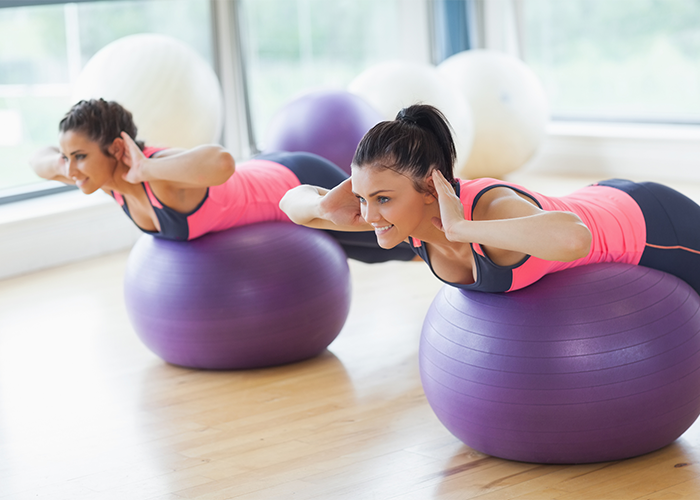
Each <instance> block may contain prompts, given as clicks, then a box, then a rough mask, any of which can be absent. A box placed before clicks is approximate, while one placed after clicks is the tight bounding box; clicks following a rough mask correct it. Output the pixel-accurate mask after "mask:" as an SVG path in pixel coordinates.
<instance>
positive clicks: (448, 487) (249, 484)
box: [0, 253, 700, 500]
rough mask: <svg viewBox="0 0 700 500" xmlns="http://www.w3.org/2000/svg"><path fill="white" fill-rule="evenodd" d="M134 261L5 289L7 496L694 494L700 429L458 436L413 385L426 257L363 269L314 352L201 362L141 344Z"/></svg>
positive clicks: (3, 496) (2, 393)
mask: <svg viewBox="0 0 700 500" xmlns="http://www.w3.org/2000/svg"><path fill="white" fill-rule="evenodd" d="M126 257H127V254H126V253H122V254H116V255H111V256H107V257H103V258H99V259H95V260H91V261H86V262H82V263H79V264H75V265H70V266H65V267H62V268H57V269H53V270H49V271H44V272H40V273H37V274H33V275H28V276H23V277H19V278H15V279H8V280H5V281H0V500H10V499H12V500H24V499H37V498H48V499H56V500H60V499H66V500H68V499H70V500H79V499H95V500H103V499H110V500H112V499H114V500H145V499H160V500H166V499H173V500H174V499H182V498H196V499H212V500H213V499H234V498H235V499H243V498H245V499H352V500H363V499H368V500H369V499H373V500H382V499H416V500H418V499H421V500H422V499H472V498H478V499H482V500H487V499H489V500H502V499H518V500H525V499H536V500H542V499H557V500H581V499H595V500H608V499H609V500H613V499H625V500H627V499H629V500H632V499H650V500H651V499H654V500H662V499H664V500H671V499H679V498H689V499H690V498H692V499H697V498H700V449H699V448H698V446H699V445H700V424H698V423H696V424H695V425H694V426H693V427H691V429H690V430H689V431H688V432H687V433H686V434H685V435H683V436H682V437H681V438H680V439H679V440H678V441H677V442H675V443H673V444H672V445H670V446H668V447H667V448H665V449H662V450H660V451H658V452H655V453H652V454H649V455H646V456H642V457H638V458H635V459H631V460H626V461H622V462H614V463H601V464H593V465H584V466H543V465H536V464H524V463H516V462H509V461H505V460H500V459H496V458H491V457H488V456H485V455H482V454H480V453H478V452H476V451H474V450H471V449H469V448H468V447H466V446H464V445H463V444H461V443H460V442H459V441H458V440H457V439H456V438H454V437H453V436H452V435H451V434H450V433H449V432H448V431H447V430H445V428H444V427H443V426H442V425H441V424H440V422H439V421H438V420H437V419H436V417H435V416H434V414H433V413H432V411H431V409H430V406H429V405H428V403H427V401H426V399H425V397H424V395H423V391H422V388H421V384H420V378H419V371H418V363H417V353H418V339H419V336H420V329H421V324H422V321H423V317H424V315H425V312H426V311H427V308H428V306H429V304H430V302H431V300H432V298H433V296H434V295H435V293H436V292H437V290H438V289H439V287H440V285H439V283H438V282H437V280H435V279H434V278H432V276H430V275H429V274H428V270H427V268H426V266H424V265H423V264H420V263H416V262H409V263H388V264H381V265H374V266H370V265H364V264H359V263H355V262H352V263H351V272H352V277H353V284H354V291H353V294H354V295H353V305H352V309H351V312H350V317H349V319H348V321H347V324H346V326H345V328H344V330H343V331H342V332H341V334H340V336H339V337H338V339H337V340H336V341H335V342H334V343H333V344H332V345H331V346H330V348H329V350H328V351H327V352H326V353H325V354H324V355H322V356H320V357H319V358H317V359H313V360H310V361H307V362H302V363H298V364H294V365H289V366H284V367H278V368H271V369H265V370H252V371H242V372H206V371H194V370H188V369H183V368H178V367H175V366H170V365H167V364H165V363H163V362H162V361H161V360H159V359H158V358H156V357H155V356H154V355H152V354H151V353H150V352H149V351H148V350H147V349H146V348H145V347H144V346H143V345H142V344H141V343H140V341H139V340H138V338H137V337H136V335H135V333H134V332H133V330H132V329H131V327H130V325H129V322H128V319H127V317H126V312H125V310H124V305H123V299H122V295H121V294H122V281H121V280H122V276H123V273H124V267H125V262H126ZM699 389H700V388H699Z"/></svg>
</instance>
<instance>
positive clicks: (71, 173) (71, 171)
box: [66, 160, 79, 178]
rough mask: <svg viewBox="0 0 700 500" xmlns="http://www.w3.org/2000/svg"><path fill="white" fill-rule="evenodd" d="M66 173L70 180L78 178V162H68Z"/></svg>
mask: <svg viewBox="0 0 700 500" xmlns="http://www.w3.org/2000/svg"><path fill="white" fill-rule="evenodd" d="M66 172H67V174H68V177H70V178H73V177H76V176H77V175H78V173H79V170H78V166H77V165H76V162H75V161H74V160H67V161H66Z"/></svg>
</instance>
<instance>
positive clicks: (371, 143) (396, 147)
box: [352, 104, 456, 192]
mask: <svg viewBox="0 0 700 500" xmlns="http://www.w3.org/2000/svg"><path fill="white" fill-rule="evenodd" d="M455 158H456V150H455V145H454V141H453V139H452V133H451V131H450V124H449V122H448V121H447V119H446V118H445V116H444V115H443V114H442V113H441V112H440V110H438V109H437V108H435V107H433V106H429V105H427V104H415V105H413V106H409V107H407V108H404V109H402V110H401V111H399V113H398V114H397V115H396V119H395V120H392V121H385V122H381V123H378V124H377V125H375V126H374V127H373V128H372V129H370V131H369V132H367V134H365V136H364V137H363V138H362V140H361V141H360V144H359V145H358V146H357V150H356V151H355V156H354V158H353V160H352V164H353V166H355V167H358V168H362V167H364V166H365V165H373V166H379V167H383V168H388V169H391V170H394V171H395V172H398V173H400V174H403V175H406V176H408V177H410V178H411V179H413V183H414V185H415V187H416V190H417V191H419V192H424V191H425V189H426V187H425V186H424V185H423V180H424V179H426V178H427V177H428V176H429V175H430V174H431V172H432V171H433V170H434V169H437V170H439V171H440V172H441V173H442V175H443V176H444V177H445V179H447V181H448V182H450V183H454V174H453V167H454V162H455Z"/></svg>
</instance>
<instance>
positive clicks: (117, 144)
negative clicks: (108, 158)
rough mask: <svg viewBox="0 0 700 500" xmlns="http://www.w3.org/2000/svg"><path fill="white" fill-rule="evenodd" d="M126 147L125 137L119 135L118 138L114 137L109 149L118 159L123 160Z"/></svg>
mask: <svg viewBox="0 0 700 500" xmlns="http://www.w3.org/2000/svg"><path fill="white" fill-rule="evenodd" d="M125 148H126V145H125V144H124V139H122V138H121V137H117V138H116V139H114V140H113V141H112V145H111V146H109V148H108V149H107V151H108V152H109V154H111V155H112V157H113V158H115V159H116V160H117V161H121V160H122V158H123V157H124V150H125Z"/></svg>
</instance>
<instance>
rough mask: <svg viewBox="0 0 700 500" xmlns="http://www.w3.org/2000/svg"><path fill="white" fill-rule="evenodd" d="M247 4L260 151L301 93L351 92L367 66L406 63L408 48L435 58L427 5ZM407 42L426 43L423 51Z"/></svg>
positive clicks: (284, 0) (259, 0)
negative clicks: (274, 121) (281, 112)
mask: <svg viewBox="0 0 700 500" xmlns="http://www.w3.org/2000/svg"><path fill="white" fill-rule="evenodd" d="M240 6H241V22H240V25H241V29H242V38H243V40H244V42H243V46H244V60H245V67H246V69H245V71H246V79H247V88H248V99H249V106H250V111H251V119H252V125H253V127H252V128H253V134H254V137H255V140H256V142H257V145H258V147H259V148H261V147H264V144H262V142H263V139H264V134H265V129H266V126H267V124H268V122H269V121H270V119H271V117H272V116H273V115H274V113H275V112H276V111H277V110H278V109H279V108H280V107H281V106H283V105H284V103H285V102H287V101H288V100H290V99H292V98H294V97H295V96H297V95H298V94H299V93H301V92H304V91H310V90H315V89H318V88H324V87H326V88H345V87H347V85H348V84H349V83H350V82H351V81H352V80H353V79H354V78H355V77H356V76H357V75H359V74H360V73H361V72H362V71H363V70H364V69H366V68H367V67H369V66H371V65H372V64H375V63H379V62H381V61H386V60H390V59H398V58H406V56H407V54H406V52H407V50H408V51H411V50H413V54H412V57H413V58H416V59H418V60H421V58H424V59H427V55H428V54H429V48H428V47H427V45H428V43H427V42H428V39H427V38H423V35H424V34H425V33H427V21H426V19H425V18H424V17H423V18H420V16H421V12H422V11H423V10H424V2H423V1H422V0H381V1H377V0H333V1H328V0H241V1H240ZM416 12H418V15H417V16H416V17H415V18H411V16H412V13H413V14H415V13H416ZM412 19H413V20H412ZM407 20H408V21H407ZM407 37H408V38H411V37H412V39H413V44H416V43H417V44H419V45H418V48H417V49H416V50H414V49H413V48H412V47H411V46H410V43H406V39H407ZM409 57H410V56H409Z"/></svg>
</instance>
